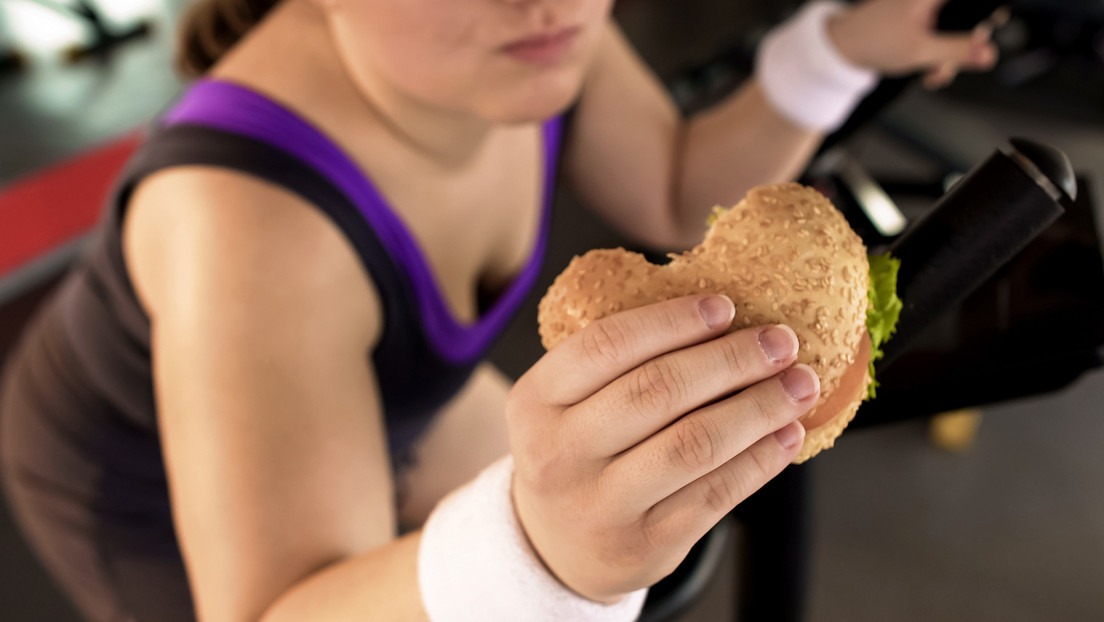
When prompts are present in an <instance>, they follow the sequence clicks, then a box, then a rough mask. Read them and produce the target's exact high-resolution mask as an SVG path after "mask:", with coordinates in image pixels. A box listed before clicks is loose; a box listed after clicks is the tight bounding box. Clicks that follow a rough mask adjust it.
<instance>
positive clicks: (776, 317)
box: [538, 183, 901, 463]
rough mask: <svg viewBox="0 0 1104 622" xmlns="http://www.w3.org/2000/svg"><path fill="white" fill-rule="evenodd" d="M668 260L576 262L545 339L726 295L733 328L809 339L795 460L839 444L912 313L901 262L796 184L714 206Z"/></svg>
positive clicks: (545, 321) (545, 301) (555, 292)
mask: <svg viewBox="0 0 1104 622" xmlns="http://www.w3.org/2000/svg"><path fill="white" fill-rule="evenodd" d="M669 257H670V259H671V261H670V263H668V264H666V265H663V266H659V265H656V264H653V263H651V262H649V261H648V260H647V259H645V258H644V256H643V255H640V254H639V253H634V252H630V251H627V250H625V249H622V248H617V249H599V250H593V251H590V252H588V253H586V254H584V255H581V256H578V257H575V258H574V259H573V260H572V261H571V263H570V264H569V265H568V267H567V268H566V269H565V270H564V271H563V272H562V273H561V274H560V275H559V276H558V277H557V278H556V280H555V281H554V282H553V284H552V286H551V287H550V288H549V290H548V292H547V293H546V294H545V296H544V297H543V298H542V299H541V301H540V305H539V309H538V322H539V325H540V336H541V343H542V344H543V345H544V347H545V348H546V349H552V348H554V347H555V346H556V345H557V344H559V343H560V342H562V341H563V340H564V339H566V338H567V337H568V336H570V335H571V334H572V333H574V332H575V331H577V330H579V329H580V328H583V327H584V326H586V325H587V324H589V323H590V322H593V321H595V320H597V319H599V318H602V317H604V316H607V315H610V314H613V313H617V312H619V311H625V310H628V309H632V308H635V307H640V306H644V305H646V304H650V303H653V302H658V301H660V300H666V299H669V298H676V297H679V296H686V295H691V294H698V293H720V294H725V295H727V296H728V297H729V298H731V299H732V301H733V302H734V303H735V305H736V318H735V320H734V321H733V323H732V327H731V328H730V331H736V330H740V329H742V328H748V327H751V326H759V325H764V324H786V325H787V326H789V327H790V328H792V329H793V331H794V332H795V333H796V334H797V337H798V342H799V344H800V348H799V351H798V355H797V362H799V363H805V364H807V365H809V366H810V367H812V368H813V370H814V371H816V373H817V375H818V376H819V377H820V385H821V394H820V398H819V399H818V401H817V403H816V404H815V405H814V407H813V408H812V409H811V410H809V412H807V413H805V414H804V415H803V416H802V417H801V421H802V424H803V425H804V426H805V428H806V436H805V442H804V445H803V446H802V448H801V450H800V451H799V453H798V454H797V457H796V458H795V459H794V463H801V462H804V461H806V460H808V459H809V458H811V457H813V456H815V455H816V454H818V453H820V452H821V451H823V450H824V449H828V448H829V447H832V445H833V444H834V443H835V440H836V438H838V437H839V435H840V434H841V433H842V432H843V430H844V428H846V427H847V425H848V424H849V423H850V422H851V420H852V419H853V418H854V416H855V413H856V412H857V411H858V409H859V406H860V405H861V403H862V402H863V400H865V399H868V398H871V397H873V396H874V394H875V388H876V387H877V383H876V382H875V380H874V361H876V360H878V358H880V356H881V350H880V347H881V345H882V344H883V343H885V341H886V340H888V339H889V337H890V335H891V334H892V333H893V330H894V326H895V325H896V321H897V317H898V316H899V314H900V311H901V300H900V299H899V298H897V295H896V275H897V267H898V266H899V263H898V262H897V260H896V259H893V258H892V257H889V256H887V255H884V256H874V257H868V256H867V249H866V247H865V246H864V245H863V243H862V240H861V239H860V238H859V237H858V235H856V234H855V232H854V231H852V230H851V227H850V225H848V223H847V220H846V219H845V218H844V217H843V215H842V214H841V213H840V212H839V211H838V210H837V209H836V208H835V207H834V206H833V205H832V203H831V201H829V200H828V199H827V198H826V197H825V196H824V195H822V194H820V193H819V192H817V191H816V190H814V189H812V188H809V187H806V186H802V185H800V184H797V183H784V184H775V185H768V186H760V187H758V188H755V189H753V190H751V191H750V192H749V193H748V195H747V196H746V197H745V198H744V199H743V200H742V201H740V202H739V203H738V204H737V205H735V206H734V207H732V208H730V209H724V208H720V207H717V208H714V212H713V216H712V217H711V218H710V223H709V229H708V231H707V232H706V234H705V238H704V240H703V241H702V243H701V244H699V245H698V246H696V247H694V248H693V249H691V250H689V251H686V252H684V253H679V254H671V255H669Z"/></svg>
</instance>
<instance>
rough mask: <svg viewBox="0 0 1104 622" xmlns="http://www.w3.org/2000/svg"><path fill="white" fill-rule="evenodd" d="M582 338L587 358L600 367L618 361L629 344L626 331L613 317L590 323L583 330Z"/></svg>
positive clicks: (625, 352)
mask: <svg viewBox="0 0 1104 622" xmlns="http://www.w3.org/2000/svg"><path fill="white" fill-rule="evenodd" d="M582 340H583V352H584V353H585V354H586V356H587V358H589V359H590V361H591V362H592V363H594V364H596V365H599V366H602V367H607V366H614V365H617V364H618V363H620V362H621V361H622V360H623V359H624V358H625V356H626V354H627V352H628V350H629V346H630V339H629V333H628V331H626V330H625V328H624V326H622V325H621V324H620V323H619V322H618V321H617V320H615V319H610V320H609V321H604V322H601V321H600V322H595V323H593V324H591V325H590V326H589V327H587V329H586V330H584V331H583V336H582Z"/></svg>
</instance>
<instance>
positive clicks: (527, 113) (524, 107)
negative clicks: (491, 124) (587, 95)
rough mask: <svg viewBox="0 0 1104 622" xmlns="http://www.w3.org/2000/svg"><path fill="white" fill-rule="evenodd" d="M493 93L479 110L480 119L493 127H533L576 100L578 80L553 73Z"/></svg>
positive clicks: (574, 75) (567, 74) (573, 75)
mask: <svg viewBox="0 0 1104 622" xmlns="http://www.w3.org/2000/svg"><path fill="white" fill-rule="evenodd" d="M557 73H558V74H559V75H550V76H543V77H541V78H540V79H534V80H532V81H527V83H525V84H518V85H511V88H509V89H505V90H504V91H500V92H499V93H496V94H495V96H494V97H493V98H489V99H488V100H487V101H484V102H482V105H480V106H479V112H480V113H481V116H483V117H485V118H487V119H490V120H492V121H495V122H497V123H511V124H512V123H533V122H538V121H544V120H546V119H549V118H551V117H554V116H556V115H558V114H561V113H563V112H564V111H565V110H567V109H568V108H569V107H571V105H572V104H574V103H575V101H576V100H577V99H578V98H579V92H580V90H582V82H583V81H582V77H581V75H579V74H578V73H577V72H567V71H564V72H557Z"/></svg>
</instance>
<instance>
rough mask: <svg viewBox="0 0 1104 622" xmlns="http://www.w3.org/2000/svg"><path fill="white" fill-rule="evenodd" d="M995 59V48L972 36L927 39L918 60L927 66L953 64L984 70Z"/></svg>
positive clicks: (940, 36)
mask: <svg viewBox="0 0 1104 622" xmlns="http://www.w3.org/2000/svg"><path fill="white" fill-rule="evenodd" d="M996 58H997V48H996V46H994V45H993V44H992V42H990V41H989V40H988V38H985V39H980V38H978V37H977V36H976V35H974V34H964V35H937V36H932V37H928V39H927V41H926V42H925V43H924V44H923V45H922V47H921V49H920V60H921V62H922V63H923V64H925V65H928V66H942V65H945V64H948V63H950V64H953V65H955V66H957V67H969V68H971V69H986V68H988V67H990V66H992V64H993V63H994V62H996Z"/></svg>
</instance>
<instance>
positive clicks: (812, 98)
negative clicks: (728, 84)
mask: <svg viewBox="0 0 1104 622" xmlns="http://www.w3.org/2000/svg"><path fill="white" fill-rule="evenodd" d="M844 8H846V5H844V4H842V3H840V2H831V1H828V0H816V1H815V2H810V3H809V4H807V5H805V6H804V7H802V9H801V10H800V11H798V13H797V14H796V15H794V16H793V17H791V18H790V19H789V20H787V21H786V22H784V23H782V24H781V25H779V26H778V27H777V28H775V29H774V30H772V31H771V32H770V33H768V34H767V36H766V37H765V38H764V39H763V42H762V44H761V45H760V46H759V54H758V56H757V57H756V62H755V71H756V74H757V75H758V77H759V83H760V84H762V85H763V90H764V92H765V93H766V96H767V100H768V101H769V102H770V103H771V105H772V106H773V107H774V109H775V110H777V111H778V113H779V114H781V115H782V116H783V117H785V118H786V119H788V120H790V121H792V122H793V123H795V124H797V125H798V126H800V127H803V128H805V129H810V130H818V131H822V132H827V131H831V130H834V129H836V128H837V127H839V126H840V125H842V124H843V122H844V121H846V120H847V117H848V116H850V114H851V111H852V110H854V108H855V106H857V105H858V103H859V101H860V100H861V99H862V98H863V96H864V95H866V94H867V93H868V92H869V91H870V89H872V88H873V87H874V85H875V84H876V83H877V81H878V73H877V72H875V71H872V70H869V69H863V68H862V67H857V66H855V65H853V64H852V63H851V62H850V61H848V60H847V59H846V58H844V57H843V56H842V55H841V54H840V53H839V50H837V49H836V46H835V44H833V43H832V40H831V37H829V36H828V20H829V19H830V18H831V17H832V16H833V15H835V14H836V13H839V12H840V11H842V10H843V9H844Z"/></svg>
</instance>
